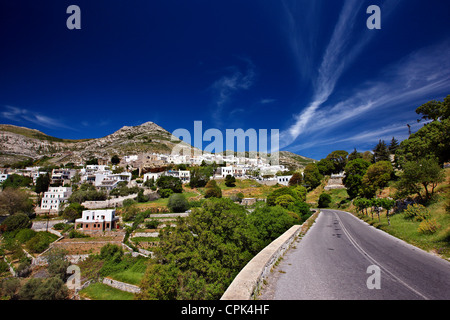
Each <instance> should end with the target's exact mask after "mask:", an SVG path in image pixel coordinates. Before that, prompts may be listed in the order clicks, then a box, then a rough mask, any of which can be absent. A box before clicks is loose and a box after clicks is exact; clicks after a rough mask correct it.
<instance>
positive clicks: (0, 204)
mask: <svg viewBox="0 0 450 320" xmlns="http://www.w3.org/2000/svg"><path fill="white" fill-rule="evenodd" d="M33 207H34V204H33V202H32V200H31V199H30V197H29V195H28V193H27V192H26V191H24V190H20V189H14V188H6V189H4V190H3V191H2V192H0V214H2V215H13V214H15V213H18V212H24V213H29V212H32V211H33Z"/></svg>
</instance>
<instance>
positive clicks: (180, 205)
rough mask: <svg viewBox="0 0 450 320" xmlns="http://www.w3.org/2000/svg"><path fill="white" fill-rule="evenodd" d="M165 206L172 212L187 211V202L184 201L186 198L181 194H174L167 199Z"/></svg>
mask: <svg viewBox="0 0 450 320" xmlns="http://www.w3.org/2000/svg"><path fill="white" fill-rule="evenodd" d="M167 206H168V207H169V208H170V210H172V211H173V212H176V213H178V212H185V211H186V210H187V209H189V202H188V201H187V200H186V197H185V196H184V195H183V194H181V193H174V194H172V195H171V196H170V197H169V202H168V203H167Z"/></svg>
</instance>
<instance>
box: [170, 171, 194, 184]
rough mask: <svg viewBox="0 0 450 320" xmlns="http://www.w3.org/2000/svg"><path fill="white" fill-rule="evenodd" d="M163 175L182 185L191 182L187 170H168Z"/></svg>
mask: <svg viewBox="0 0 450 320" xmlns="http://www.w3.org/2000/svg"><path fill="white" fill-rule="evenodd" d="M165 174H166V175H167V176H171V177H175V178H178V179H180V180H181V182H182V183H188V182H189V181H191V172H190V171H188V170H169V171H167V172H166V173H165Z"/></svg>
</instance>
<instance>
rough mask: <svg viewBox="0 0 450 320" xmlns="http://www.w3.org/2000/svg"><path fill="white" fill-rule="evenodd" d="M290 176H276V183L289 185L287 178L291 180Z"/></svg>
mask: <svg viewBox="0 0 450 320" xmlns="http://www.w3.org/2000/svg"><path fill="white" fill-rule="evenodd" d="M291 178H292V176H277V182H278V184H282V185H284V186H288V185H289V180H291Z"/></svg>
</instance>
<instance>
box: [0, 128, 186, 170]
mask: <svg viewBox="0 0 450 320" xmlns="http://www.w3.org/2000/svg"><path fill="white" fill-rule="evenodd" d="M176 145H179V146H181V147H183V148H184V147H185V148H190V146H189V145H188V144H186V143H184V142H182V141H181V140H179V139H178V138H176V137H173V136H172V134H170V133H169V132H168V131H166V130H165V129H163V128H161V127H160V126H158V125H157V124H155V123H153V122H146V123H144V124H142V125H139V126H134V127H129V126H125V127H123V128H121V129H119V130H118V131H116V132H114V133H113V134H110V135H108V136H106V137H103V138H98V139H85V140H69V139H60V138H55V137H51V136H48V135H46V134H45V133H42V132H40V131H38V130H35V129H28V128H23V127H16V126H12V125H0V150H1V151H0V166H4V165H5V164H11V163H14V162H17V161H20V160H23V159H26V158H32V159H35V160H36V159H41V158H43V157H46V158H50V159H49V163H55V164H59V163H67V162H73V163H84V162H85V161H87V160H90V159H92V158H98V159H102V158H104V159H110V158H111V157H112V156H113V155H115V154H117V155H119V156H123V155H126V154H136V153H152V152H156V153H162V154H170V152H171V151H172V149H173V148H174V147H175V146H176Z"/></svg>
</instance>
